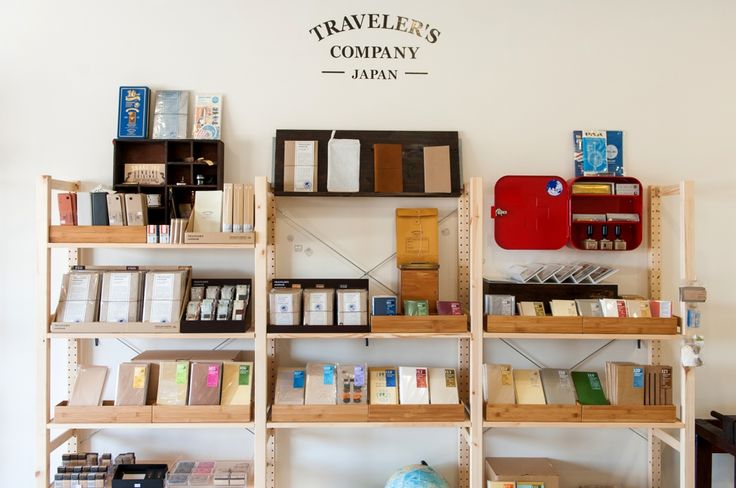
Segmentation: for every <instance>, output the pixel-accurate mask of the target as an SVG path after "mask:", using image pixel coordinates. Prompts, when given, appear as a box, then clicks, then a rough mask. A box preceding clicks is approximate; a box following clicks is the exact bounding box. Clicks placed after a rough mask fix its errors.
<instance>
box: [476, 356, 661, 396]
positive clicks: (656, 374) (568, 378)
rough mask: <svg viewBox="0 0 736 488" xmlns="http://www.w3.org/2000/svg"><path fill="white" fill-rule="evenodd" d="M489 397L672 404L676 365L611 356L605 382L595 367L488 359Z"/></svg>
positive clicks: (484, 392)
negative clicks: (515, 364)
mask: <svg viewBox="0 0 736 488" xmlns="http://www.w3.org/2000/svg"><path fill="white" fill-rule="evenodd" d="M483 397H484V400H485V401H486V403H488V404H501V405H513V404H517V405H575V404H576V403H580V404H581V405H609V404H612V405H671V404H672V368H671V367H670V366H639V365H635V364H632V363H616V362H611V363H607V364H606V384H605V385H604V384H603V383H602V382H601V379H600V377H599V376H598V373H596V372H591V371H570V370H567V369H554V368H545V369H541V370H536V369H513V368H512V367H511V365H508V364H485V365H484V391H483Z"/></svg>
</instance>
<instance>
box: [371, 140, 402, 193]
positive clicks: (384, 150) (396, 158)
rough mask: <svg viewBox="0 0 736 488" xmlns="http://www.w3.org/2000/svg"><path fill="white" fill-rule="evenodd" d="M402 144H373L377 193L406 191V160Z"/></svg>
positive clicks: (374, 178)
mask: <svg viewBox="0 0 736 488" xmlns="http://www.w3.org/2000/svg"><path fill="white" fill-rule="evenodd" d="M402 152H403V149H402V147H401V144H374V145H373V182H374V185H373V189H374V191H376V192H377V193H401V192H402V191H404V180H403V178H404V170H403V167H404V160H403V156H402Z"/></svg>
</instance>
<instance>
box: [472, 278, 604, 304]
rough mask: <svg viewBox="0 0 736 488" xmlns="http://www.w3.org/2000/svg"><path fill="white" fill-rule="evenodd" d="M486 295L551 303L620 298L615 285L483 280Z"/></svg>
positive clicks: (519, 300) (517, 300)
mask: <svg viewBox="0 0 736 488" xmlns="http://www.w3.org/2000/svg"><path fill="white" fill-rule="evenodd" d="M483 293H484V294H485V295H513V296H514V297H516V303H519V302H545V303H546V302H549V301H550V300H554V299H556V300H577V299H600V298H618V285H616V284H614V283H603V284H598V285H592V284H575V283H560V284H558V283H517V282H514V281H495V280H486V279H484V280H483Z"/></svg>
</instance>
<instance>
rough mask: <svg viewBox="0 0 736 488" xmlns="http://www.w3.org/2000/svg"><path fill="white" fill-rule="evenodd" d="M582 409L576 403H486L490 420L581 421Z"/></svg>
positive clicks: (487, 415)
mask: <svg viewBox="0 0 736 488" xmlns="http://www.w3.org/2000/svg"><path fill="white" fill-rule="evenodd" d="M581 420H582V410H581V406H580V405H579V404H576V405H516V404H491V403H488V404H486V421H488V422H580V421H581Z"/></svg>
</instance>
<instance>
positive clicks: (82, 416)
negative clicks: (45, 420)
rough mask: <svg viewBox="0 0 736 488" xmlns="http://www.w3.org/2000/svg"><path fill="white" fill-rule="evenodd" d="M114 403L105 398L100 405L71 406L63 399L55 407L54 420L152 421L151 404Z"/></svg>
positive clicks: (70, 422) (92, 422) (83, 421)
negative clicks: (122, 404) (121, 404)
mask: <svg viewBox="0 0 736 488" xmlns="http://www.w3.org/2000/svg"><path fill="white" fill-rule="evenodd" d="M114 403H115V402H113V401H112V400H105V401H103V402H102V405H99V406H73V407H71V406H69V405H68V404H67V402H66V401H63V402H61V403H59V404H58V405H56V407H54V420H53V422H55V423H59V424H65V423H69V424H97V423H100V424H102V423H124V424H150V423H151V419H152V415H151V405H143V406H115V405H114Z"/></svg>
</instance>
